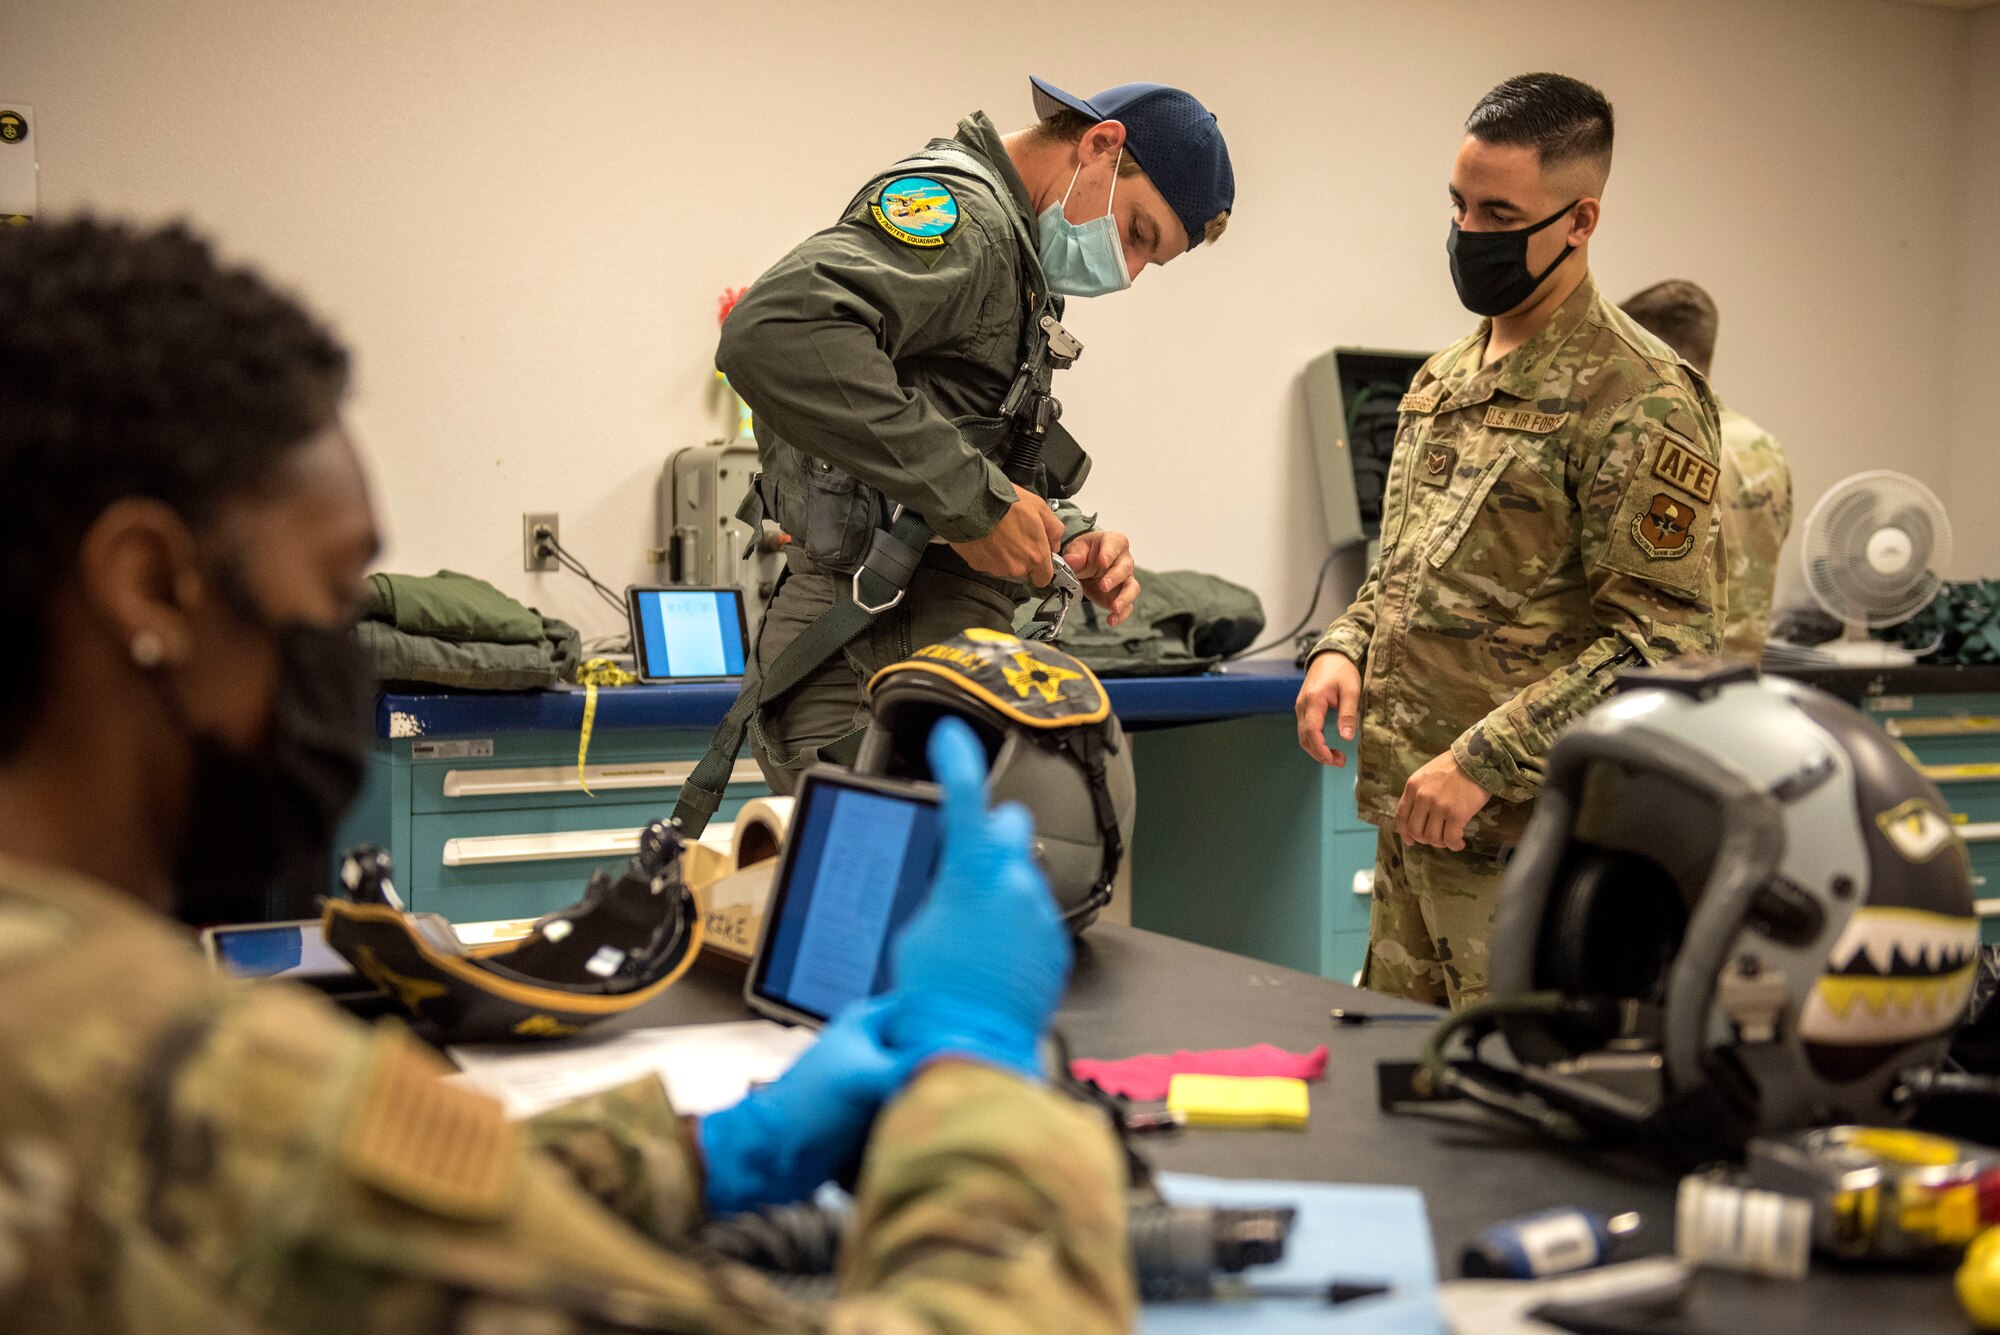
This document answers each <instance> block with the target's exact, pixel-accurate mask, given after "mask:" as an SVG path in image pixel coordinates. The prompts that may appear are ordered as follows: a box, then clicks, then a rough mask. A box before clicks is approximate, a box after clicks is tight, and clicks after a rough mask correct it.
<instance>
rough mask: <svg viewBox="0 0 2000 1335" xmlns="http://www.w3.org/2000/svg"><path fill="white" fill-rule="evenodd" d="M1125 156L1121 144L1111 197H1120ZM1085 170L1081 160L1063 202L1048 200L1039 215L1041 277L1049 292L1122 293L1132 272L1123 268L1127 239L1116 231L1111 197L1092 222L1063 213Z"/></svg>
mask: <svg viewBox="0 0 2000 1335" xmlns="http://www.w3.org/2000/svg"><path fill="white" fill-rule="evenodd" d="M1124 161H1125V150H1124V149H1122V148H1121V149H1119V150H1118V161H1117V162H1114V163H1113V164H1112V166H1111V199H1116V198H1118V168H1119V167H1120V166H1121V165H1122V164H1123V163H1124ZM1082 174H1083V164H1082V163H1078V164H1077V168H1076V173H1075V174H1074V175H1072V176H1071V177H1070V178H1069V190H1065V191H1063V197H1062V203H1060V204H1051V205H1049V206H1048V207H1047V208H1046V209H1043V210H1042V216H1041V217H1040V218H1037V219H1036V220H1035V230H1036V233H1037V234H1038V236H1039V237H1040V239H1041V255H1042V276H1043V277H1045V278H1047V279H1048V281H1049V289H1050V290H1051V291H1053V292H1060V293H1062V294H1063V295H1064V296H1069V297H1101V296H1103V295H1104V294H1105V293H1107V292H1123V291H1124V290H1125V289H1126V288H1128V287H1130V286H1132V274H1131V271H1130V270H1128V269H1127V268H1126V267H1125V244H1124V242H1123V241H1121V240H1120V239H1119V236H1118V220H1117V219H1116V218H1115V217H1113V216H1112V213H1111V200H1106V201H1105V203H1104V216H1103V217H1102V218H1092V219H1091V220H1090V221H1089V222H1081V223H1073V222H1071V221H1070V220H1069V219H1068V218H1067V217H1066V216H1064V214H1063V209H1064V208H1065V207H1067V206H1068V204H1069V196H1070V191H1072V190H1075V189H1076V178H1077V176H1081V175H1082Z"/></svg>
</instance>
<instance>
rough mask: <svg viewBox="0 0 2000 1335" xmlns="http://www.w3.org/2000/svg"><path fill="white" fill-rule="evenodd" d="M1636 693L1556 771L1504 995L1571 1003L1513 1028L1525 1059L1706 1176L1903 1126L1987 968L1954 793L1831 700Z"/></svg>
mask: <svg viewBox="0 0 2000 1335" xmlns="http://www.w3.org/2000/svg"><path fill="white" fill-rule="evenodd" d="M1632 678H1637V679H1638V680H1636V681H1633V680H1632ZM1621 684H1629V685H1631V686H1634V687H1636V689H1628V690H1625V691H1623V692H1621V693H1620V694H1619V695H1617V696H1615V697H1614V698H1613V699H1611V700H1610V701H1608V702H1606V703H1605V704H1603V705H1601V706H1599V707H1598V708H1597V709H1595V710H1593V711H1592V712H1591V713H1590V714H1588V715H1587V716H1586V717H1585V718H1584V719H1582V720H1581V721H1580V722H1578V723H1577V724H1576V725H1575V726H1574V727H1572V728H1571V729H1570V730H1569V731H1568V732H1566V733H1564V734H1563V736H1562V738H1561V739H1560V740H1559V741H1558V742H1557V743H1556V745H1555V747H1554V748H1553V749H1552V750H1551V752H1550V755H1549V763H1548V770H1547V773H1546V776H1545V779H1544V785H1543V789H1542V793H1541V795H1540V797H1539V798H1538V799H1537V802H1536V810H1535V815H1534V818H1533V820H1532V821H1531V822H1530V824H1529V827H1528V830H1527V832H1526V834H1525V835H1524V836H1523V838H1522V841H1521V844H1520V846H1519V847H1518V848H1517V849H1516V850H1515V853H1514V857H1513V859H1512V861H1511V862H1510V863H1509V865H1508V868H1507V873H1506V876H1505V878H1504V880H1503V882H1502V886H1501V891H1500V898H1499V903H1498V906H1497V911H1496V914H1495V920H1494V928H1493V936H1492V943H1491V944H1492V964H1491V968H1490V971H1489V983H1490V987H1491V991H1492V994H1493V996H1494V997H1495V998H1504V997H1510V996H1511V997H1521V996H1524V995H1526V994H1529V993H1536V992H1542V993H1550V992H1553V993H1557V994H1560V995H1561V997H1562V998H1563V999H1564V1001H1565V1005H1564V1007H1563V1008H1562V1009H1561V1010H1559V1011H1557V1012H1554V1013H1545V1014H1526V1013H1516V1014H1511V1015H1509V1016H1507V1017H1506V1018H1505V1019H1503V1020H1502V1021H1501V1022H1500V1030H1501V1034H1502V1035H1503V1036H1504V1038H1505V1040H1506V1042H1507V1045H1508V1047H1509V1048H1510V1049H1511V1050H1512V1052H1513V1054H1514V1055H1515V1057H1516V1059H1517V1060H1518V1061H1519V1062H1520V1063H1521V1064H1522V1067H1523V1068H1524V1069H1526V1070H1529V1071H1530V1072H1531V1073H1536V1074H1539V1073H1545V1072H1559V1073H1561V1074H1560V1075H1559V1077H1558V1079H1560V1080H1562V1081H1566V1082H1568V1083H1569V1084H1570V1086H1571V1088H1572V1089H1575V1088H1576V1087H1578V1086H1579V1085H1581V1084H1584V1083H1588V1082H1590V1081H1592V1080H1597V1081H1599V1082H1600V1088H1599V1089H1598V1090H1597V1091H1596V1092H1595V1094H1593V1097H1597V1096H1598V1095H1607V1097H1605V1099H1604V1103H1605V1106H1612V1105H1613V1104H1615V1103H1617V1101H1618V1100H1619V1099H1624V1100H1626V1101H1627V1104H1628V1106H1629V1107H1630V1109H1631V1110H1632V1112H1633V1113H1634V1115H1635V1120H1638V1121H1643V1122H1644V1123H1645V1124H1646V1128H1647V1130H1648V1131H1650V1132H1652V1133H1654V1134H1655V1136H1656V1138H1658V1139H1660V1140H1662V1141H1663V1142H1665V1145H1666V1148H1668V1149H1669V1150H1670V1151H1673V1152H1675V1153H1676V1154H1677V1155H1678V1156H1679V1157H1682V1158H1686V1159H1690V1160H1694V1159H1699V1158H1701V1157H1703V1156H1712V1155H1727V1154H1733V1153H1734V1152H1736V1151H1738V1150H1740V1149H1741V1147H1742V1144H1743V1142H1744V1141H1745V1140H1747V1139H1748V1138H1749V1137H1750V1136H1752V1135H1757V1134H1762V1133H1768V1132H1774V1131H1783V1130H1789V1129H1794V1128H1798V1127H1804V1126H1809V1125H1814V1124H1823V1123H1828V1122H1835V1121H1845V1122H1865V1123H1872V1124H1881V1123H1890V1122H1895V1121H1899V1120H1902V1119H1903V1118H1905V1117H1906V1116H1907V1113H1908V1108H1909V1103H1908V1100H1907V1099H1904V1098H1900V1097H1898V1094H1899V1091H1902V1090H1906V1089H1907V1088H1908V1087H1910V1086H1911V1085H1912V1083H1913V1082H1915V1083H1918V1084H1920V1083H1921V1082H1922V1080H1923V1078H1924V1077H1925V1076H1926V1075H1927V1074H1932V1073H1935V1072H1936V1071H1937V1069H1938V1068H1939V1066H1940V1064H1941V1063H1942V1062H1943V1060H1944V1055H1945V1049H1946V1047H1947V1045H1948V1044H1949V1041H1950V1036H1951V1034H1952V1031H1953V1030H1954V1029H1955V1028H1956V1026H1957V1025H1958V1023H1959V1022H1960V1020H1961V1018H1962V1016H1963V1013H1964V1010H1965V1007H1966V1005H1967V1003H1968V1000H1969V997H1970V994H1971V990H1972V985H1973V980H1974V975H1975V973H1976V959H1977V954H1978V946H1979V925H1978V920H1977V918H1976V917H1975V916H1974V907H1973V896H1972V877H1971V868H1970V863H1969V861H1968V859H1967V856H1966V852H1965V847H1964V845H1963V843H1962V842H1961V841H1960V839H1959V838H1958V835H1957V832H1956V831H1955V829H1954V828H1953V826H1952V823H1951V818H1950V813H1949V810H1948V809H1947V807H1946V806H1945V803H1944V799H1943V798H1942V797H1941V796H1940V795H1939V793H1938V791H1937V788H1936V787H1935V786H1934V785H1933V784H1932V783H1931V782H1930V781H1929V780H1928V779H1926V778H1925V777H1924V776H1923V774H1922V773H1921V772H1920V771H1919V770H1918V768H1917V766H1916V765H1915V764H1914V763H1913V761H1912V759H1911V757H1910V756H1909V753H1908V752H1907V751H1906V750H1904V749H1903V748H1902V747H1901V746H1900V744H1898V743H1896V742H1894V741H1892V740H1891V739H1890V738H1888V737H1887V736H1885V735H1884V734H1883V733H1882V731H1881V730H1880V729H1878V728H1877V727H1875V726H1874V725H1873V724H1871V723H1870V722H1869V721H1868V720H1867V719H1866V718H1865V717H1864V716H1863V715H1862V714H1861V713H1860V712H1859V711H1857V710H1855V709H1853V708H1852V707H1850V706H1848V705H1846V704H1844V703H1842V702H1841V701H1839V700H1837V699H1835V698H1833V697H1832V696H1830V695H1827V694H1825V693H1823V692H1820V691H1817V690H1814V689H1812V688H1810V687H1806V686H1802V685H1798V684H1796V683H1793V682H1788V681H1782V680H1778V679H1764V680H1758V679H1757V678H1756V674H1755V671H1754V669H1750V668H1740V667H1739V668H1727V667H1724V668H1715V667H1700V666H1690V667H1687V668H1683V669H1671V670H1664V671H1654V672H1645V673H1635V674H1627V677H1625V678H1621ZM1649 1061H1650V1063H1651V1066H1650V1070H1651V1071H1652V1072H1653V1075H1652V1078H1651V1083H1650V1084H1648V1083H1646V1082H1645V1081H1643V1080H1637V1081H1635V1079H1634V1077H1635V1075H1637V1074H1638V1073H1640V1072H1642V1071H1644V1070H1646V1069H1648V1068H1647V1063H1648V1062H1649ZM1614 1087H1615V1093H1611V1092H1610V1091H1612V1090H1613V1089H1614Z"/></svg>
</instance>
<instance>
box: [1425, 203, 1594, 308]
mask: <svg viewBox="0 0 2000 1335" xmlns="http://www.w3.org/2000/svg"><path fill="white" fill-rule="evenodd" d="M1581 203H1583V201H1582V200H1580V199H1577V200H1572V201H1570V202H1569V203H1567V204H1565V205H1563V206H1562V207H1561V208H1559V209H1557V210H1556V211H1555V212H1554V213H1551V214H1550V215H1549V216H1548V217H1546V218H1544V219H1542V220H1541V221H1540V222H1538V223H1535V224H1533V225H1532V226H1529V227H1516V228H1514V229H1513V230H1511V231H1506V232H1465V231H1461V230H1459V226H1458V224H1457V223H1453V224H1452V225H1451V235H1450V236H1448V237H1446V238H1445V243H1444V249H1445V253H1446V254H1447V255H1449V256H1451V281H1452V283H1453V285H1455V286H1456V287H1457V288H1458V299H1459V300H1460V301H1462V302H1464V303H1465V308H1466V309H1467V310H1469V311H1471V312H1472V313H1473V314H1474V315H1505V314H1506V313H1507V312H1508V311H1511V310H1513V309H1514V308H1515V307H1516V306H1519V305H1520V304H1521V303H1522V302H1524V301H1526V300H1527V299H1528V298H1529V297H1532V296H1534V295H1535V290H1536V289H1537V288H1539V287H1540V286H1541V285H1542V284H1543V283H1544V282H1546V281H1548V276H1549V275H1550V274H1552V273H1554V272H1555V271H1556V269H1557V268H1558V267H1560V266H1561V264H1562V262H1563V261H1564V260H1566V259H1568V258H1569V257H1570V256H1571V255H1573V254H1575V253H1576V247H1575V246H1564V247H1563V253H1562V254H1560V255H1558V256H1556V258H1555V263H1554V264H1551V265H1550V266H1549V267H1548V268H1546V269H1544V270H1542V271H1541V272H1540V273H1535V272H1533V271H1531V270H1530V269H1529V268H1528V238H1529V237H1531V236H1533V235H1534V234H1535V233H1537V232H1539V231H1541V230H1542V229H1543V228H1544V227H1547V226H1548V225H1549V224H1550V223H1552V222H1554V221H1555V220H1556V219H1558V218H1560V217H1562V216H1563V215H1564V214H1565V213H1568V212H1569V211H1570V210H1571V209H1573V208H1575V207H1576V206H1577V205H1578V204H1581Z"/></svg>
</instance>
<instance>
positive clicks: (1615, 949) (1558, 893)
mask: <svg viewBox="0 0 2000 1335" xmlns="http://www.w3.org/2000/svg"><path fill="white" fill-rule="evenodd" d="M1687 919H1688V912H1687V906H1686V904H1685V903H1684V901H1683V900H1682V897H1681V892H1680V888H1679V886H1677V885H1676V884H1675V883H1674V880H1673V878H1672V877H1671V876H1669V875H1668V874H1667V872H1666V869H1665V868H1663V867H1661V866H1660V865H1659V864H1658V863H1657V862H1654V861H1653V860H1652V859H1651V858H1647V857H1641V856H1639V855H1638V854H1635V853H1625V852H1617V851H1612V850H1607V849H1601V848H1589V847H1584V848H1581V849H1579V850H1578V851H1577V852H1576V853H1574V854H1573V855H1572V857H1571V859H1570V861H1569V863H1568V865H1567V866H1566V867H1565V869H1564V871H1563V873H1562V875H1561V877H1560V879H1559V881H1558V883H1557V885H1556V887H1555V890H1554V892H1553V893H1552V894H1551V895H1550V896H1549V907H1548V917H1547V921H1546V926H1545V929H1544V930H1543V932H1542V934H1541V939H1540V941H1539V942H1538V943H1537V945H1536V948H1535V981H1536V986H1537V987H1540V988H1548V989H1553V990H1556V991H1559V992H1562V993H1564V994H1565V995H1567V996H1571V997H1604V998H1618V999H1635V1000H1638V1001H1646V1002H1658V1001H1660V1000H1661V998H1662V995H1663V993H1664V990H1665V988H1666V979H1667V970H1668V969H1669V968H1670V967H1671V966H1672V964H1673V960H1674V956H1675V955H1677V954H1678V953H1679V952H1680V946H1681V936H1682V934H1683V933H1685V932H1686V930H1687ZM1552 1027H1553V1028H1555V1029H1556V1030H1557V1032H1558V1033H1560V1034H1562V1036H1563V1037H1564V1039H1565V1040H1566V1041H1570V1042H1574V1043H1576V1044H1578V1045H1579V1046H1584V1045H1591V1046H1594V1045H1595V1044H1598V1043H1601V1042H1604V1041H1605V1040H1607V1039H1609V1038H1611V1037H1613V1035H1611V1034H1609V1033H1604V1032H1601V1031H1600V1030H1601V1026H1597V1025H1592V1024H1588V1023H1586V1022H1584V1021H1581V1020H1572V1019H1567V1018H1565V1019H1559V1020H1557V1021H1556V1022H1554V1024H1553V1025H1552Z"/></svg>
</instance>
